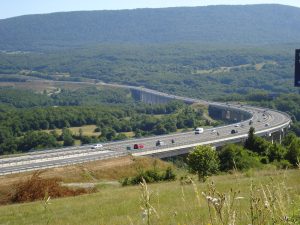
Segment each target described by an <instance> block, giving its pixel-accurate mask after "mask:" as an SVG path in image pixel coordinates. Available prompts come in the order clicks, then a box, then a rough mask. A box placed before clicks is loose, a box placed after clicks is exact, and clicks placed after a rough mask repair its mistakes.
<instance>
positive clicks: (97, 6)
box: [0, 0, 300, 19]
mask: <svg viewBox="0 0 300 225" xmlns="http://www.w3.org/2000/svg"><path fill="white" fill-rule="evenodd" d="M0 2H1V7H0V19H5V18H9V17H14V16H20V15H28V14H41V13H51V12H62V11H64V12H65V11H81V10H104V9H108V10H109V9H113V10H116V9H135V8H164V7H178V6H207V5H245V4H271V3H277V4H282V5H291V6H296V7H300V0H44V1H42V0H0Z"/></svg>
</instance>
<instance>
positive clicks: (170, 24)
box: [0, 4, 300, 51]
mask: <svg viewBox="0 0 300 225" xmlns="http://www.w3.org/2000/svg"><path fill="white" fill-rule="evenodd" d="M299 21H300V8H296V7H291V6H284V5H272V4H271V5H245V6H207V7H179V8H163V9H135V10H115V11H111V10H104V11H78V12H61V13H51V14H42V15H28V16H19V17H14V18H9V19H3V20H0V50H9V51H12V50H13V51H16V50H22V51H26V50H29V51H30V50H43V49H59V48H62V47H64V48H65V47H81V46H86V45H94V44H103V43H108V44H111V43H128V44H153V43H159V44H161V43H179V42H180V43H188V42H197V43H221V44H222V43H225V44H229V43H230V44H246V45H253V44H255V45H257V44H276V43H290V42H299V40H300V22H299Z"/></svg>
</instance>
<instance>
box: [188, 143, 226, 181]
mask: <svg viewBox="0 0 300 225" xmlns="http://www.w3.org/2000/svg"><path fill="white" fill-rule="evenodd" d="M187 164H188V166H189V168H190V171H191V172H192V173H196V174H197V175H198V178H199V181H201V180H202V181H203V182H204V181H205V180H206V177H207V176H210V175H212V174H214V173H217V172H218V170H219V167H220V160H219V158H218V155H217V152H216V151H215V150H213V149H212V147H210V146H197V147H195V148H194V151H193V152H191V153H190V154H189V155H188V158H187Z"/></svg>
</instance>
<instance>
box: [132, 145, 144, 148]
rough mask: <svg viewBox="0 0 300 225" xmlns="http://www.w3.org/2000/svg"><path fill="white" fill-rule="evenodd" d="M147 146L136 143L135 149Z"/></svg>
mask: <svg viewBox="0 0 300 225" xmlns="http://www.w3.org/2000/svg"><path fill="white" fill-rule="evenodd" d="M144 147H145V146H144V145H143V144H134V145H133V149H142V148H144Z"/></svg>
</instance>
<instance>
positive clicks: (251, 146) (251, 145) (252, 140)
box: [244, 127, 271, 155]
mask: <svg viewBox="0 0 300 225" xmlns="http://www.w3.org/2000/svg"><path fill="white" fill-rule="evenodd" d="M254 132H255V129H254V128H253V127H251V128H250V130H249V133H248V138H247V140H246V141H245V144H244V147H245V148H246V149H248V150H251V151H253V152H257V153H258V154H260V155H268V152H269V148H270V146H271V144H270V143H269V142H267V141H266V140H265V139H263V138H261V137H258V136H256V135H255V134H254Z"/></svg>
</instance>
